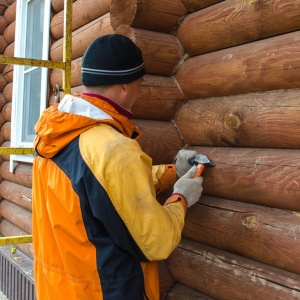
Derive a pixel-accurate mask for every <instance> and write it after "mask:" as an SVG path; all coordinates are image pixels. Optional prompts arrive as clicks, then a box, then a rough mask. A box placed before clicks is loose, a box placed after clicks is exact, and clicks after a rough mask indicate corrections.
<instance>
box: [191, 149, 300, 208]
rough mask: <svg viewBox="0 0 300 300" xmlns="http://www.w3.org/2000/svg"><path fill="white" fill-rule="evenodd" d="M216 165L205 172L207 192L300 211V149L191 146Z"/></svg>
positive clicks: (222, 196) (220, 196) (237, 199)
mask: <svg viewBox="0 0 300 300" xmlns="http://www.w3.org/2000/svg"><path fill="white" fill-rule="evenodd" d="M187 149H192V150H195V151H197V152H198V153H201V154H203V155H206V156H207V157H209V158H210V159H211V160H213V161H214V162H215V164H216V167H214V168H205V169H204V172H203V177H204V182H203V188H204V190H203V194H205V195H208V196H213V197H218V198H224V199H231V200H235V201H240V202H247V203H252V204H258V205H262V206H268V207H275V208H282V209H288V210H294V211H300V184H299V182H298V181H299V180H298V179H299V177H300V151H299V150H292V149H257V148H229V147H195V146H194V147H188V148H187Z"/></svg>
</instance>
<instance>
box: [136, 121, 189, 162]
mask: <svg viewBox="0 0 300 300" xmlns="http://www.w3.org/2000/svg"><path fill="white" fill-rule="evenodd" d="M134 121H135V123H136V124H137V126H138V127H139V128H140V129H141V130H142V131H143V135H142V137H141V138H140V139H139V140H138V142H139V144H140V145H141V148H142V149H143V151H144V152H146V153H147V154H148V155H149V156H150V157H151V158H152V159H153V164H155V165H159V164H169V163H172V162H173V160H174V158H175V156H176V155H177V153H178V151H179V150H180V149H181V148H182V147H183V146H184V144H183V141H182V140H181V138H180V136H179V134H178V131H177V130H176V128H175V127H174V126H173V125H172V123H171V122H164V121H153V120H134Z"/></svg>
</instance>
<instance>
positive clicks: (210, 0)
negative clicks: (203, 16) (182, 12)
mask: <svg viewBox="0 0 300 300" xmlns="http://www.w3.org/2000/svg"><path fill="white" fill-rule="evenodd" d="M181 1H182V3H183V5H184V6H185V7H186V8H187V9H188V10H189V11H190V12H195V11H197V10H200V9H203V8H205V7H208V6H211V5H214V4H216V3H219V2H222V1H224V0H201V1H199V0H181Z"/></svg>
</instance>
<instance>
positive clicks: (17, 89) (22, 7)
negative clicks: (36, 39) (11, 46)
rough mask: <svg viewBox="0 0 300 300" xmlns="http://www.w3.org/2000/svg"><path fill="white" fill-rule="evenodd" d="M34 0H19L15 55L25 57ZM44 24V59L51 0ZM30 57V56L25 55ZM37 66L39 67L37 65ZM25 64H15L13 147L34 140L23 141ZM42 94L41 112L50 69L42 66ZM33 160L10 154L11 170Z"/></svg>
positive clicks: (44, 57) (47, 46) (48, 36)
mask: <svg viewBox="0 0 300 300" xmlns="http://www.w3.org/2000/svg"><path fill="white" fill-rule="evenodd" d="M31 1H34V0H17V8H16V30H15V50H14V51H15V52H14V56H15V57H23V58H24V57H25V56H24V55H25V41H26V35H27V34H30V33H27V32H26V28H27V17H26V14H27V4H28V3H29V2H31ZM44 2H45V3H44V24H43V32H44V34H43V50H42V59H43V60H48V59H49V47H50V15H51V0H45V1H44ZM25 58H28V57H25ZM36 68H37V67H36ZM22 69H23V66H18V65H15V66H14V77H13V93H12V119H11V141H10V142H11V147H17V148H22V147H24V148H32V147H33V141H32V142H22V141H21V138H22V130H20V126H22V123H23V122H20V120H22V118H23V109H24V102H23V101H24V97H23V90H24V87H23V82H24V75H23V73H24V72H23V71H22ZM41 69H42V71H41V94H40V114H41V113H42V111H43V110H44V109H45V108H46V106H47V96H48V95H47V94H48V69H47V68H41ZM15 161H21V162H28V163H32V162H33V155H11V156H10V172H13V171H14V162H15Z"/></svg>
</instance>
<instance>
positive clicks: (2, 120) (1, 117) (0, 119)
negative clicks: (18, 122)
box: [0, 113, 6, 128]
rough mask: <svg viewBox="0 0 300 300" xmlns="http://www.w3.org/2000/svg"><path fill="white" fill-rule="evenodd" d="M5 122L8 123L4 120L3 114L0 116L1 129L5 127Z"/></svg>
mask: <svg viewBox="0 0 300 300" xmlns="http://www.w3.org/2000/svg"><path fill="white" fill-rule="evenodd" d="M5 122H6V121H5V119H4V116H3V114H2V113H1V114H0V128H1V127H2V126H3V125H4V123H5Z"/></svg>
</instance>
